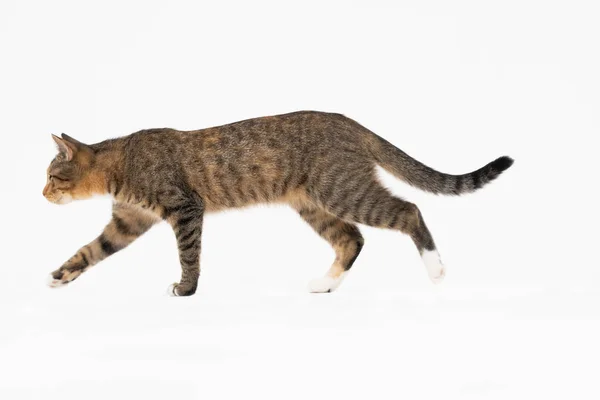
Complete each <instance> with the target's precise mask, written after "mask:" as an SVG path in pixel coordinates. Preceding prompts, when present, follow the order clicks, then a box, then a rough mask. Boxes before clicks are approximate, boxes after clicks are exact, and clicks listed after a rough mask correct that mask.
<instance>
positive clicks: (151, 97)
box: [0, 0, 600, 399]
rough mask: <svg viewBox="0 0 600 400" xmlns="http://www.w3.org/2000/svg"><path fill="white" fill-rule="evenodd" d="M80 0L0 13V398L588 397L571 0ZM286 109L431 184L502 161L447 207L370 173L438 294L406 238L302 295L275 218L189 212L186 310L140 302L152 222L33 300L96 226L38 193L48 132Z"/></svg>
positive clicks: (584, 119)
mask: <svg viewBox="0 0 600 400" xmlns="http://www.w3.org/2000/svg"><path fill="white" fill-rule="evenodd" d="M90 3H91V2H77V1H72V2H64V1H52V2H44V1H38V2H33V1H7V0H2V2H1V3H0V52H1V59H0V110H1V111H0V112H1V115H0V124H1V127H2V142H1V143H2V150H3V151H2V156H1V158H0V162H1V163H2V165H1V169H0V170H1V171H2V180H1V182H2V185H1V187H2V196H1V197H0V201H1V203H2V204H1V208H0V209H1V210H2V213H3V222H2V225H1V228H0V229H1V233H2V237H1V240H2V241H1V243H2V251H1V255H0V257H1V258H0V265H1V276H2V280H1V282H0V288H1V291H0V312H1V318H0V324H1V328H0V398H2V399H34V398H39V399H42V398H43V399H81V398H85V399H107V398H112V399H118V398H144V399H153V398H163V399H164V398H203V399H236V398H265V399H295V398H302V399H324V398H357V399H364V398H375V399H388V398H389V399H392V398H393V399H397V398H406V399H430V398H436V399H440V398H444V399H484V398H485V399H509V398H510V399H531V398H543V397H548V396H549V395H554V396H556V398H576V399H593V398H594V399H596V398H598V396H600V389H598V385H597V372H598V368H597V366H598V361H597V360H598V356H599V355H600V345H599V343H600V342H599V340H598V338H599V335H600V318H599V311H600V310H599V307H598V305H599V304H600V293H599V291H598V282H599V279H600V271H599V269H600V268H599V267H600V265H599V264H600V263H599V261H598V256H597V254H596V247H595V244H596V238H597V226H598V222H599V218H598V211H597V204H598V200H599V198H598V195H597V188H596V185H597V182H598V166H597V160H596V158H595V157H596V154H597V151H598V150H597V149H598V147H597V145H596V144H595V143H596V141H595V138H596V137H597V135H598V133H599V128H600V119H599V113H598V110H599V106H600V95H599V93H600V74H599V73H598V71H600V55H599V53H600V52H599V39H600V24H598V20H599V18H600V13H599V10H598V7H597V2H592V1H590V2H578V1H568V2H567V1H564V2H555V1H522V0H521V1H503V2H482V1H452V2H448V1H440V2H429V1H425V2H423V1H421V2H418V1H411V2H405V3H400V2H391V1H390V2H384V1H370V2H365V3H366V4H359V2H338V3H331V4H326V3H325V2H311V1H304V2H302V3H299V4H297V5H293V6H292V5H289V6H283V5H282V4H281V2H279V3H274V4H269V3H266V2H248V4H246V5H244V4H240V3H230V2H221V3H220V4H221V5H220V6H219V7H218V8H215V7H214V6H213V5H203V4H202V3H200V2H189V3H179V2H171V1H170V2H153V1H143V2H141V1H140V2H136V3H133V2H114V3H110V2H107V1H103V2H96V5H92V4H90ZM250 3H251V4H250ZM594 3H596V4H594ZM302 109H314V110H321V111H333V112H341V113H343V114H345V115H347V116H349V117H351V118H353V119H355V120H357V121H359V122H360V123H362V124H363V125H365V126H366V127H368V128H369V129H371V130H373V131H375V132H377V133H378V134H379V135H381V136H383V137H385V138H387V139H388V140H390V141H391V142H392V143H394V144H396V145H397V146H399V147H401V148H402V149H403V150H405V151H406V152H408V153H409V154H411V155H413V156H414V157H416V158H418V159H419V160H421V161H423V162H425V163H427V164H428V165H430V166H432V167H434V168H437V169H439V170H441V171H445V172H449V173H464V172H468V171H471V170H473V169H476V168H479V167H480V166H482V165H483V164H485V163H487V162H489V161H491V160H492V159H494V158H496V157H497V156H500V155H504V154H508V155H510V156H512V157H514V158H515V160H516V162H515V165H514V167H513V168H511V169H510V170H508V171H507V172H506V173H505V174H504V175H503V176H502V177H500V178H499V179H498V180H497V181H496V182H494V183H493V184H491V185H490V186H488V187H486V188H485V189H484V190H482V191H481V192H478V193H476V194H473V195H468V196H464V197H460V198H445V197H436V196H432V195H428V194H424V193H421V192H419V191H417V190H415V189H412V188H409V187H408V186H407V185H405V184H403V183H402V182H399V181H398V180H396V179H393V178H391V177H390V176H388V175H384V176H383V178H382V179H383V180H384V182H385V183H386V185H387V186H389V187H390V188H391V189H392V190H393V192H394V193H396V194H398V195H400V196H403V197H405V198H407V199H409V200H411V201H413V202H415V203H417V204H418V205H419V206H420V207H421V210H422V212H423V214H424V216H425V219H426V221H427V223H428V225H429V227H430V229H431V231H432V233H433V235H434V238H435V240H436V242H437V244H438V247H439V250H440V253H441V254H442V257H443V259H444V261H445V263H446V265H447V267H448V274H447V278H446V281H445V282H444V283H443V284H442V285H441V286H433V285H432V284H431V283H430V282H429V280H428V279H427V274H426V272H425V269H424V268H423V266H422V264H421V262H420V259H419V257H418V253H417V251H416V250H415V248H414V246H413V244H412V242H411V241H410V239H408V238H407V237H405V236H402V235H401V234H400V233H396V232H392V231H382V230H376V229H372V228H364V229H363V234H364V236H365V239H366V245H365V248H364V251H363V252H362V255H361V256H360V257H359V258H358V260H357V262H356V264H355V266H354V268H353V269H352V272H351V273H350V274H349V276H348V278H347V280H346V281H345V282H344V283H343V285H342V286H341V287H340V289H339V290H338V291H337V292H336V293H334V294H332V295H311V294H308V293H307V292H306V284H307V283H308V281H309V280H310V279H312V278H315V277H318V276H321V275H322V274H324V273H325V271H326V270H327V269H328V267H329V265H330V262H331V261H332V258H333V252H332V251H331V250H330V248H329V247H328V245H327V243H326V242H324V241H322V240H321V239H320V238H319V237H318V236H317V235H316V234H314V233H313V232H312V231H311V230H310V228H309V227H308V226H307V225H305V224H304V223H303V222H302V221H301V220H300V218H299V217H298V216H296V215H295V214H294V213H293V212H292V211H291V210H290V209H288V208H286V207H260V208H252V209H246V210H241V211H230V212H226V213H222V214H218V215H211V216H209V217H207V218H206V222H205V228H204V240H203V253H202V262H201V264H202V276H201V280H200V286H199V289H198V292H197V294H196V295H195V296H192V297H190V298H170V297H167V296H165V295H164V292H165V289H166V287H167V286H168V285H169V284H170V283H172V282H173V281H176V280H177V279H178V278H179V265H178V259H177V250H176V245H175V239H174V235H173V234H172V232H171V231H170V228H169V227H168V226H167V225H165V224H163V225H161V226H157V227H156V228H154V229H153V230H152V231H151V232H149V233H148V234H147V235H146V236H144V237H143V238H141V239H140V240H139V241H138V242H136V243H134V244H133V245H132V246H131V247H130V248H128V249H126V250H124V251H123V252H121V253H119V254H117V255H115V256H113V257H112V258H111V259H109V260H106V261H105V262H103V263H102V264H100V265H98V266H97V267H95V268H94V269H93V270H91V271H89V272H88V273H86V274H85V275H84V276H83V277H81V278H80V279H78V280H77V281H76V282H74V283H73V284H72V285H71V286H69V287H67V288H65V289H62V290H51V289H49V288H47V287H46V286H45V282H44V280H45V278H46V276H47V274H48V273H49V272H51V271H53V270H55V269H56V268H58V267H59V266H60V265H61V264H62V263H63V262H64V261H65V260H66V259H68V258H69V257H70V256H71V255H72V254H73V253H74V252H75V251H76V250H77V249H78V248H79V247H80V246H81V245H83V244H85V243H87V242H88V241H90V240H92V239H93V238H94V237H96V235H97V234H99V232H100V231H101V229H102V228H103V226H104V224H105V223H106V222H107V221H108V219H109V216H110V200H109V199H97V200H90V201H86V202H80V203H73V204H71V205H68V206H64V207H60V206H55V205H52V204H49V203H47V202H46V200H45V199H44V198H43V197H42V193H41V192H42V188H43V186H44V183H45V171H46V167H47V165H48V163H49V161H50V160H51V159H52V158H53V156H54V154H55V148H54V144H53V142H52V140H51V139H50V134H51V133H55V134H58V133H61V132H65V133H68V134H69V135H71V136H74V137H75V138H78V139H79V140H81V141H85V142H89V143H95V142H98V141H101V140H104V139H106V138H109V137H117V136H121V135H126V134H129V133H131V132H134V131H136V130H140V129H144V128H152V127H173V128H178V129H184V130H185V129H198V128H203V127H209V126H214V125H220V124H224V123H228V122H233V121H236V120H240V119H245V118H251V117H258V116H263V115H273V114H278V113H285V112H290V111H295V110H302Z"/></svg>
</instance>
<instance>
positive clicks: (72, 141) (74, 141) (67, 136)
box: [60, 133, 85, 147]
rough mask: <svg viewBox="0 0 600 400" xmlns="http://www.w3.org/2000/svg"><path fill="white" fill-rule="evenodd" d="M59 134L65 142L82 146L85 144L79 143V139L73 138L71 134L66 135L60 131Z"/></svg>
mask: <svg viewBox="0 0 600 400" xmlns="http://www.w3.org/2000/svg"><path fill="white" fill-rule="evenodd" d="M60 136H62V138H63V140H64V141H66V142H69V143H71V144H74V145H75V147H80V146H81V147H83V146H85V144H83V143H81V142H80V141H79V140H77V139H73V138H72V137H71V136H69V135H67V134H66V133H61V134H60Z"/></svg>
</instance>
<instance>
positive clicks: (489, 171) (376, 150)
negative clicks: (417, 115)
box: [369, 133, 514, 195]
mask: <svg viewBox="0 0 600 400" xmlns="http://www.w3.org/2000/svg"><path fill="white" fill-rule="evenodd" d="M372 135H373V136H371V137H370V138H369V148H370V150H371V153H372V154H373V157H374V158H375V161H376V162H377V164H379V165H380V166H381V167H382V168H383V169H385V170H386V171H388V172H389V173H391V174H392V175H394V176H395V177H397V178H398V179H401V180H403V181H405V182H406V183H408V184H409V185H411V186H414V187H416V188H417V189H421V190H423V191H426V192H430V193H434V194H443V195H460V194H463V193H471V192H474V191H476V190H478V189H480V188H482V187H483V186H484V185H486V184H487V183H489V182H491V181H493V180H494V179H496V178H497V177H498V176H499V175H500V174H501V173H502V172H503V171H505V170H507V169H508V168H509V167H510V166H511V165H512V164H513V162H514V160H513V159H512V158H510V157H508V156H503V157H500V158H498V159H496V160H494V161H492V162H490V163H489V164H487V165H485V166H483V167H481V168H479V169H478V170H476V171H473V172H470V173H468V174H463V175H450V174H445V173H443V172H439V171H436V170H434V169H433V168H430V167H428V166H427V165H425V164H423V163H421V162H420V161H417V160H415V159H414V158H412V157H411V156H409V155H408V154H406V153H405V152H403V151H402V150H400V149H399V148H397V147H396V146H394V145H393V144H391V143H390V142H388V141H387V140H385V139H383V138H381V137H379V136H377V135H376V134H374V133H372Z"/></svg>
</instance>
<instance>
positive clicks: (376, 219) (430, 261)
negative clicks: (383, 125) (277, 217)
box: [308, 171, 445, 283]
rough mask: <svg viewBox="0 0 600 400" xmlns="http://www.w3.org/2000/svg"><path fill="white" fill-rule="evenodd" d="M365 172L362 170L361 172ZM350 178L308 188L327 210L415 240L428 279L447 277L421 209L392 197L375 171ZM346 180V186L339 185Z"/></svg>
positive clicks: (310, 193) (439, 280)
mask: <svg viewBox="0 0 600 400" xmlns="http://www.w3.org/2000/svg"><path fill="white" fill-rule="evenodd" d="M361 172H362V171H361ZM357 175H358V174H357ZM358 176H359V177H360V178H355V177H352V176H350V177H348V178H346V179H348V181H346V182H344V181H343V179H342V180H337V179H336V180H334V181H333V185H334V186H337V187H333V188H328V189H326V190H319V189H318V187H317V188H314V187H313V188H312V189H311V190H309V191H308V194H309V196H310V197H311V199H312V201H314V202H315V203H316V204H319V205H320V206H321V207H323V208H324V209H325V210H326V211H327V212H329V213H331V214H333V215H335V216H336V217H338V218H340V219H343V220H345V221H348V222H350V223H361V224H365V225H369V226H373V227H377V228H387V229H395V230H399V231H401V232H403V233H405V234H407V235H409V236H410V238H411V239H412V240H413V242H414V244H415V246H416V247H417V250H418V251H419V254H420V255H421V259H422V260H423V263H424V264H425V268H426V270H427V273H428V275H429V278H430V279H431V281H432V282H433V283H439V282H441V281H442V280H443V279H444V276H445V268H444V265H443V264H442V262H441V260H440V256H439V253H438V251H437V249H436V246H435V243H434V241H433V238H432V236H431V233H430V232H429V229H428V228H427V225H426V224H425V221H424V220H423V216H422V215H421V212H420V210H419V208H418V207H417V206H416V205H415V204H413V203H410V202H407V201H405V200H402V199H400V198H398V197H395V196H393V195H392V194H391V193H390V192H389V191H388V190H387V189H386V188H385V187H383V186H382V185H381V184H380V183H379V181H378V180H377V179H376V178H375V176H374V175H373V174H371V173H370V172H369V173H364V174H362V175H358ZM338 182H343V183H344V184H343V185H341V184H340V185H336V183H338Z"/></svg>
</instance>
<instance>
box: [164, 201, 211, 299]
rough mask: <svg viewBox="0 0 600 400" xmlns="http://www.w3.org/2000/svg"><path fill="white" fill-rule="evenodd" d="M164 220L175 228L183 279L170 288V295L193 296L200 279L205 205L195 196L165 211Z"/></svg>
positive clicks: (168, 291) (168, 290)
mask: <svg viewBox="0 0 600 400" xmlns="http://www.w3.org/2000/svg"><path fill="white" fill-rule="evenodd" d="M164 215H165V219H166V220H167V221H168V222H169V223H170V224H171V226H172V227H173V231H174V232H175V237H176V239H177V248H178V250H179V261H180V264H181V280H180V281H179V283H173V284H172V285H170V286H169V288H168V289H167V293H168V294H169V295H171V296H191V295H193V294H194V293H196V287H197V286H198V278H199V277H200V249H201V238H202V221H203V217H204V203H203V202H202V200H201V199H200V198H199V197H197V196H196V195H194V196H192V198H190V199H187V200H185V201H184V202H181V203H178V204H177V205H175V206H173V207H167V208H165V212H164Z"/></svg>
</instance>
